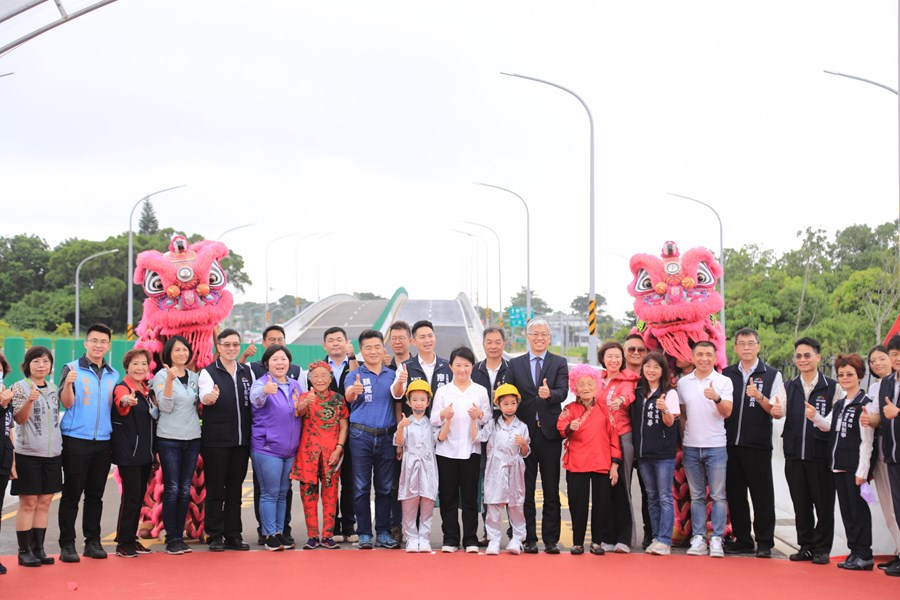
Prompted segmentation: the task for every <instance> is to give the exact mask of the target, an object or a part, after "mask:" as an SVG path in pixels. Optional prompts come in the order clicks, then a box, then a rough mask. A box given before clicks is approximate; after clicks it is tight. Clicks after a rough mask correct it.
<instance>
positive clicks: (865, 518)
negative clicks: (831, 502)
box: [834, 473, 872, 560]
mask: <svg viewBox="0 0 900 600" xmlns="http://www.w3.org/2000/svg"><path fill="white" fill-rule="evenodd" d="M834 488H835V490H836V491H837V498H838V504H839V505H840V507H841V520H842V521H843V522H844V531H845V532H846V533H847V547H848V548H850V553H851V554H855V555H856V556H858V557H860V558H861V559H863V560H872V512H871V511H870V510H869V505H868V504H867V503H866V501H865V500H863V499H862V496H860V495H859V486H858V485H856V475H855V474H854V473H834Z"/></svg>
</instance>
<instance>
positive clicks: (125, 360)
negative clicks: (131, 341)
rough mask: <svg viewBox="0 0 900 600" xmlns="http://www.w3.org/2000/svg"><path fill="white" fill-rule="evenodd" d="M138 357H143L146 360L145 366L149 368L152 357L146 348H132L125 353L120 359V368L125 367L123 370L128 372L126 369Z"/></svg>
mask: <svg viewBox="0 0 900 600" xmlns="http://www.w3.org/2000/svg"><path fill="white" fill-rule="evenodd" d="M138 356H143V357H144V358H146V359H147V366H148V367H149V366H150V363H151V362H153V355H152V354H150V351H149V350H147V349H146V348H132V349H131V350H129V351H128V352H126V353H125V356H123V357H122V366H123V367H125V370H126V371H127V370H128V367H129V366H131V361H133V360H134V359H135V358H137V357H138Z"/></svg>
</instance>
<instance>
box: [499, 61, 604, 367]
mask: <svg viewBox="0 0 900 600" xmlns="http://www.w3.org/2000/svg"><path fill="white" fill-rule="evenodd" d="M500 74H501V75H506V76H508V77H518V78H520V79H528V80H529V81H535V82H537V83H543V84H545V85H549V86H551V87H555V88H556V89H559V90H562V91H564V92H567V93H569V94H571V95H572V96H574V97H575V99H576V100H578V101H579V102H580V103H581V106H583V107H584V110H585V112H586V113H587V116H588V123H589V124H590V128H591V151H590V155H591V159H590V160H591V164H590V179H591V193H590V211H589V212H590V217H589V218H590V221H589V225H590V248H589V250H588V252H589V253H590V256H589V259H588V262H589V267H588V268H589V269H590V278H589V279H590V289H589V290H588V362H589V363H590V364H591V365H596V364H597V293H596V289H595V285H594V271H595V270H596V268H595V256H594V117H593V115H591V109H590V108H588V105H587V103H586V102H585V101H584V100H582V99H581V96H579V95H578V94H576V93H575V92H573V91H572V90H570V89H569V88H567V87H564V86H561V85H559V84H558V83H553V82H552V81H547V80H546V79H538V78H537V77H530V76H528V75H519V74H518V73H503V72H501V73H500Z"/></svg>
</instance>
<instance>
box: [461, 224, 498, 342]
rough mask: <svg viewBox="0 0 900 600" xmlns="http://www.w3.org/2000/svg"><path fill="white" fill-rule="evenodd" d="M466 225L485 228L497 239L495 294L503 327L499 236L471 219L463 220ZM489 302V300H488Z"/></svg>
mask: <svg viewBox="0 0 900 600" xmlns="http://www.w3.org/2000/svg"><path fill="white" fill-rule="evenodd" d="M463 223H466V224H468V225H472V226H473V227H481V228H482V229H487V230H488V231H490V232H491V233H493V234H494V238H495V239H496V240H497V296H498V298H499V302H498V303H497V309H498V310H499V311H500V327H501V328H502V327H503V260H502V258H501V257H500V236H499V235H498V234H497V232H496V231H494V230H493V229H491V228H490V227H488V226H487V225H482V224H480V223H473V222H472V221H463ZM488 302H490V300H489V301H488Z"/></svg>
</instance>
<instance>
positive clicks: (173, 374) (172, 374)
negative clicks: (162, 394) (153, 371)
mask: <svg viewBox="0 0 900 600" xmlns="http://www.w3.org/2000/svg"><path fill="white" fill-rule="evenodd" d="M163 367H164V368H165V369H166V381H167V382H168V383H172V382H173V381H175V379H176V378H177V377H178V376H179V375H180V373H179V371H176V370H175V369H174V368H172V367H171V366H169V365H166V364H164V365H163Z"/></svg>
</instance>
